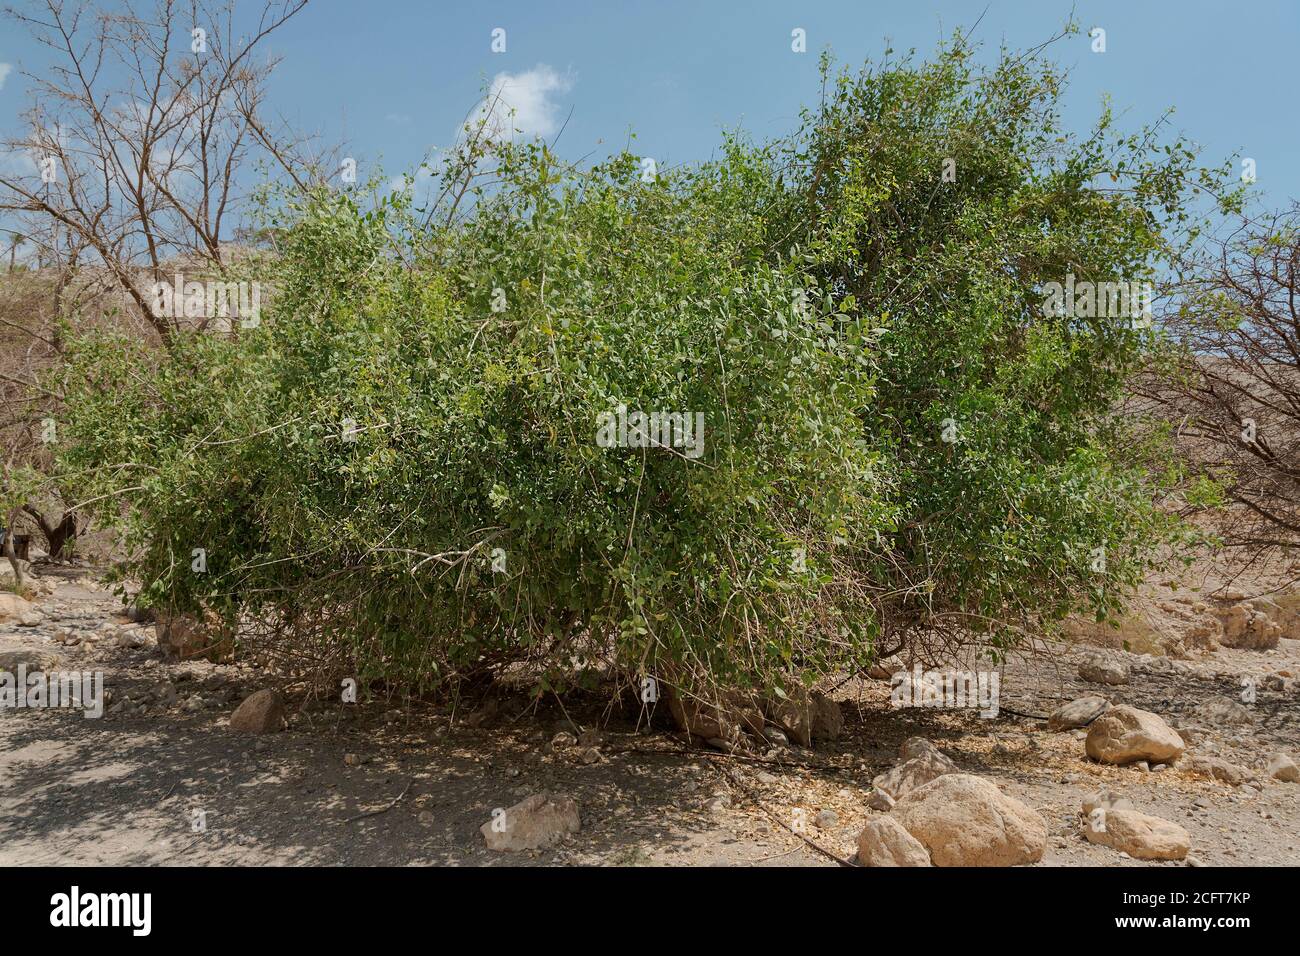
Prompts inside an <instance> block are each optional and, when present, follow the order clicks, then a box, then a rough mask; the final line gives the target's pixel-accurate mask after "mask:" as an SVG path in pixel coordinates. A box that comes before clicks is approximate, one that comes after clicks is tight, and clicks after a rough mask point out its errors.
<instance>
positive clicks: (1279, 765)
mask: <svg viewBox="0 0 1300 956" xmlns="http://www.w3.org/2000/svg"><path fill="white" fill-rule="evenodd" d="M1268 775H1269V776H1270V777H1272V778H1273V779H1274V780H1281V781H1282V782H1283V783H1300V767H1297V766H1296V762H1295V761H1294V760H1292V759H1291V758H1290V757H1289V756H1287V755H1286V754H1284V753H1275V754H1269V757H1268Z"/></svg>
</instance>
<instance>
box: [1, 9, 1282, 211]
mask: <svg viewBox="0 0 1300 956" xmlns="http://www.w3.org/2000/svg"><path fill="white" fill-rule="evenodd" d="M986 6H987V8H988V9H987V12H986V13H985V14H984V17H983V20H982V22H981V23H980V25H979V27H978V29H977V31H976V33H975V36H976V38H977V39H979V40H982V41H983V42H984V43H985V47H986V48H985V51H984V55H985V56H986V57H990V58H991V57H992V56H993V55H994V54H996V51H997V48H998V46H999V45H1000V44H1001V43H1002V42H1006V43H1007V44H1008V45H1010V46H1012V47H1017V48H1021V47H1025V46H1031V45H1035V44H1037V43H1039V42H1041V41H1042V40H1045V39H1046V38H1047V37H1048V36H1050V35H1051V34H1052V33H1053V32H1055V30H1056V28H1057V27H1059V26H1060V25H1061V24H1062V23H1064V22H1065V20H1066V19H1067V18H1068V17H1069V15H1070V12H1071V9H1072V8H1073V9H1075V15H1076V18H1077V19H1078V20H1079V21H1080V25H1081V26H1082V27H1083V28H1084V31H1085V32H1084V34H1083V35H1080V36H1077V37H1073V38H1070V39H1067V40H1066V41H1063V42H1061V43H1058V44H1057V45H1056V46H1055V47H1054V48H1053V55H1054V57H1055V58H1056V59H1057V60H1058V61H1059V62H1060V63H1061V64H1062V65H1064V66H1066V67H1068V68H1070V70H1071V83H1070V88H1069V90H1068V93H1067V98H1066V103H1067V111H1066V118H1067V121H1069V122H1070V124H1071V125H1072V126H1075V127H1076V128H1083V127H1086V126H1087V125H1088V124H1089V122H1090V120H1091V119H1092V118H1093V117H1094V116H1095V115H1096V112H1097V110H1098V108H1099V105H1100V103H1101V100H1102V97H1103V95H1104V94H1110V95H1111V96H1112V98H1113V102H1114V104H1115V106H1116V108H1117V110H1118V111H1120V112H1121V113H1123V114H1124V115H1125V117H1126V123H1125V125H1133V126H1136V125H1138V124H1140V123H1141V122H1145V121H1148V120H1153V119H1155V118H1157V117H1158V116H1159V115H1160V114H1161V112H1162V111H1163V110H1164V109H1165V108H1167V107H1170V106H1172V107H1175V108H1176V110H1177V112H1176V114H1175V117H1174V125H1175V128H1177V129H1179V130H1182V131H1184V132H1185V133H1187V134H1188V135H1189V136H1190V137H1191V138H1192V139H1193V140H1195V141H1196V142H1198V143H1200V144H1202V145H1203V146H1204V147H1205V150H1206V153H1205V156H1206V158H1207V159H1212V160H1215V161H1218V160H1221V159H1223V158H1226V157H1227V156H1229V155H1231V154H1233V153H1238V152H1239V153H1240V154H1241V155H1244V156H1249V157H1252V158H1253V159H1255V161H1256V164H1257V175H1258V182H1257V184H1256V185H1257V188H1258V189H1260V190H1262V191H1263V196H1262V197H1261V198H1263V199H1264V200H1265V201H1266V202H1268V203H1269V204H1281V203H1282V202H1285V201H1286V200H1287V199H1288V198H1291V197H1294V198H1300V115H1297V114H1298V113H1300V110H1298V109H1297V106H1296V103H1297V100H1296V75H1297V69H1296V62H1295V61H1296V56H1297V51H1298V50H1300V3H1294V2H1287V0H1245V2H1240V3H1235V4H1223V3H1212V2H1202V0H1180V2H1166V0H1150V2H1137V0H1126V2H1123V0H1115V2H1111V0H1106V2H1080V3H1078V4H1077V5H1076V4H1071V3H1068V2H1051V0H1038V2H1031V0H992V2H986V0H978V2H959V0H946V2H938V0H930V2H927V0H907V2H889V3H884V2H869V0H827V2H814V0H808V2H799V3H794V2H773V0H748V2H741V0H725V2H724V0H690V2H682V0H668V2H660V3H649V2H643V3H632V2H620V0H590V2H578V0H557V2H541V0H527V2H483V3H473V4H470V3H453V2H446V3H439V2H419V0H372V2H370V3H366V4H356V3H353V2H350V0H348V2H345V0H313V2H312V3H311V4H310V5H309V6H308V8H307V9H306V10H305V11H304V12H303V13H301V14H300V15H299V16H298V17H297V18H296V19H295V20H294V21H293V22H292V23H291V24H290V25H289V26H288V27H287V28H285V30H284V31H283V32H281V33H280V34H278V35H277V36H276V38H275V40H274V49H275V51H276V52H277V53H279V54H281V55H282V56H283V57H284V62H283V63H282V65H281V67H280V69H279V72H278V74H277V76H276V78H275V81H274V84H273V89H272V106H273V107H275V108H276V109H277V110H278V111H280V112H282V113H283V114H284V115H285V116H286V117H287V118H288V119H290V121H291V122H292V123H293V124H294V125H295V126H299V127H301V128H303V129H307V130H319V131H320V132H322V133H323V134H324V135H325V136H326V138H340V137H345V138H346V139H347V140H348V142H349V143H350V144H351V148H350V150H349V152H351V153H352V154H354V155H355V156H356V157H357V158H358V159H359V160H361V163H362V166H361V171H362V175H363V176H364V175H365V173H366V172H368V171H373V170H372V168H371V167H370V165H369V164H371V163H374V162H376V161H379V160H382V163H383V166H384V168H385V169H386V170H387V171H388V172H389V173H390V174H396V173H398V172H401V171H402V170H403V169H408V168H411V167H413V166H414V165H415V164H416V163H418V161H419V160H420V158H421V157H422V156H423V155H424V154H425V153H426V151H428V150H429V149H430V148H431V147H437V146H445V145H447V144H448V143H449V142H451V140H452V139H453V137H454V135H455V133H456V131H457V129H458V128H459V126H460V124H461V122H462V121H463V119H464V117H465V115H466V113H467V112H469V111H470V110H471V109H472V108H473V107H474V105H475V104H476V103H477V102H478V101H479V100H480V98H481V95H482V90H483V88H484V86H485V85H486V84H490V83H492V82H493V80H494V78H496V77H498V76H499V75H500V74H507V77H506V78H505V79H504V81H503V82H504V83H505V84H506V89H507V90H508V91H510V92H509V93H508V94H507V99H510V98H511V97H514V96H517V97H518V98H519V99H520V100H521V109H520V114H521V117H522V119H523V123H524V125H526V126H531V127H532V128H533V129H534V131H536V132H540V133H543V134H553V132H554V131H555V129H556V128H558V126H559V125H560V124H562V123H563V122H564V121H565V118H566V117H569V116H570V110H572V116H571V119H569V121H568V125H567V128H566V129H565V131H564V135H563V137H562V139H561V140H560V142H559V147H558V148H559V150H560V152H561V153H563V154H564V155H565V156H567V157H569V158H574V159H576V158H579V157H582V156H586V155H588V154H590V153H593V152H594V154H595V155H597V156H599V155H601V154H603V153H604V152H606V151H607V150H609V149H616V148H618V147H621V146H622V145H623V144H624V143H625V142H626V139H627V136H628V134H629V132H631V131H635V132H636V134H637V140H636V147H635V148H636V151H637V152H639V153H642V154H643V155H648V156H653V157H655V158H656V160H657V162H659V163H660V164H661V165H663V164H677V163H681V162H689V161H692V160H699V159H705V158H708V157H709V156H710V155H711V154H712V153H713V151H714V149H715V148H716V146H717V144H718V142H719V134H720V132H721V131H722V130H723V129H728V128H734V127H737V126H743V127H744V128H745V129H747V130H749V131H750V132H751V133H753V134H755V135H756V136H759V137H767V136H772V135H779V134H781V133H784V132H787V131H789V130H790V129H792V128H793V126H794V125H795V122H796V117H797V114H798V110H799V108H800V106H801V105H803V104H806V103H810V102H812V101H813V100H814V99H815V98H816V96H817V91H818V80H817V54H818V52H820V51H821V50H822V49H823V48H825V47H829V48H830V49H831V50H832V52H833V53H834V54H835V55H836V57H837V58H838V59H840V60H841V61H844V62H848V63H855V64H856V63H860V62H861V61H862V60H863V59H865V58H866V57H869V56H873V57H874V56H878V55H879V54H880V53H881V51H882V50H883V49H884V47H885V44H886V40H888V41H889V42H890V43H891V45H892V46H893V47H894V48H895V49H896V50H900V51H902V50H906V49H908V48H911V47H915V48H917V49H918V51H921V52H928V51H929V50H931V49H933V47H934V45H935V43H936V42H937V41H938V40H939V39H940V37H943V36H947V35H949V34H950V33H951V32H952V30H954V29H955V28H958V27H963V28H966V27H970V26H971V25H972V24H973V23H974V22H975V21H976V20H977V19H978V18H979V16H980V14H981V12H983V11H984V10H985V7H986ZM1092 26H1100V27H1102V28H1104V29H1105V30H1106V44H1107V50H1106V52H1105V53H1100V54H1098V53H1093V52H1092V51H1091V49H1090V44H1091V41H1090V40H1089V38H1088V36H1087V35H1086V31H1087V30H1088V28H1089V27H1092ZM498 27H499V28H502V29H504V30H505V31H506V52H505V53H493V52H492V51H491V48H490V45H491V41H492V37H491V33H492V30H493V29H495V28H498ZM795 27H800V28H803V29H804V30H806V31H807V42H808V52H807V53H806V54H802V55H800V54H796V53H793V52H791V49H790V42H791V41H790V31H791V30H792V29H794V28H795ZM40 59H41V58H40V51H38V50H35V49H34V48H33V47H32V46H31V44H30V42H29V41H27V40H25V38H23V37H22V36H21V35H20V34H16V33H15V31H14V28H13V26H12V25H11V24H9V23H8V22H5V23H4V24H3V26H0V64H14V65H16V64H19V63H23V64H24V65H29V66H38V65H39V63H40ZM2 72H4V68H3V66H0V73H2ZM24 105H25V98H24V95H23V78H22V77H20V76H19V75H18V74H17V72H16V71H12V72H10V73H9V75H8V76H7V78H6V79H5V81H4V83H3V86H0V128H5V129H12V128H13V127H14V125H15V122H16V118H17V114H18V113H19V112H20V111H21V110H22V109H23V107H24Z"/></svg>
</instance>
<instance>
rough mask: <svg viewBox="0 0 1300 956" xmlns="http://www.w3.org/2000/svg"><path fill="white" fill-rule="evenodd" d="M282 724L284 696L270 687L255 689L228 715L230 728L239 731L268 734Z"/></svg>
mask: <svg viewBox="0 0 1300 956" xmlns="http://www.w3.org/2000/svg"><path fill="white" fill-rule="evenodd" d="M191 699H192V698H191ZM283 725H284V698H283V697H282V696H280V694H279V692H278V691H274V690H271V689H270V688H264V689H262V690H259V691H256V692H254V693H252V694H250V695H249V696H248V697H246V698H244V702H243V703H242V704H240V705H239V706H238V707H236V708H235V712H234V713H233V714H231V715H230V729H231V730H236V731H239V732H240V733H248V734H270V733H275V732H276V731H278V730H279V729H280V728H281V727H282V726H283Z"/></svg>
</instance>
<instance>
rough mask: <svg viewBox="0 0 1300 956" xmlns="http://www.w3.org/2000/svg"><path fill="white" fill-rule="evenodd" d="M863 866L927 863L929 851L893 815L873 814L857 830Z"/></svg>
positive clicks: (926, 864) (859, 857)
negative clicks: (858, 831)
mask: <svg viewBox="0 0 1300 956" xmlns="http://www.w3.org/2000/svg"><path fill="white" fill-rule="evenodd" d="M858 863H860V864H861V865H862V866H930V865H931V864H930V851H929V850H927V849H926V848H925V845H924V844H923V843H921V841H920V840H918V839H917V838H916V837H914V836H912V834H910V833H908V832H907V830H906V829H905V828H904V827H903V825H902V824H900V823H899V822H898V821H897V820H895V819H894V818H893V817H872V818H871V819H870V820H868V821H867V823H866V825H865V826H864V827H863V828H862V832H861V833H860V834H858Z"/></svg>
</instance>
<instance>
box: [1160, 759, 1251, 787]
mask: <svg viewBox="0 0 1300 956" xmlns="http://www.w3.org/2000/svg"><path fill="white" fill-rule="evenodd" d="M1178 769H1179V770H1180V771H1182V772H1183V773H1186V774H1188V775H1190V776H1193V777H1204V778H1206V779H1208V780H1218V781H1220V782H1221V783H1227V784H1231V785H1232V786H1234V787H1240V786H1241V785H1242V784H1243V783H1246V782H1247V781H1249V780H1250V779H1251V778H1252V777H1254V774H1252V773H1251V772H1250V771H1249V770H1247V769H1246V768H1245V767H1242V766H1239V765H1237V764H1235V763H1229V762H1228V761H1227V760H1222V759H1220V758H1218V757H1207V756H1203V755H1201V754H1188V755H1187V756H1185V757H1183V759H1182V760H1180V761H1178Z"/></svg>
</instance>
